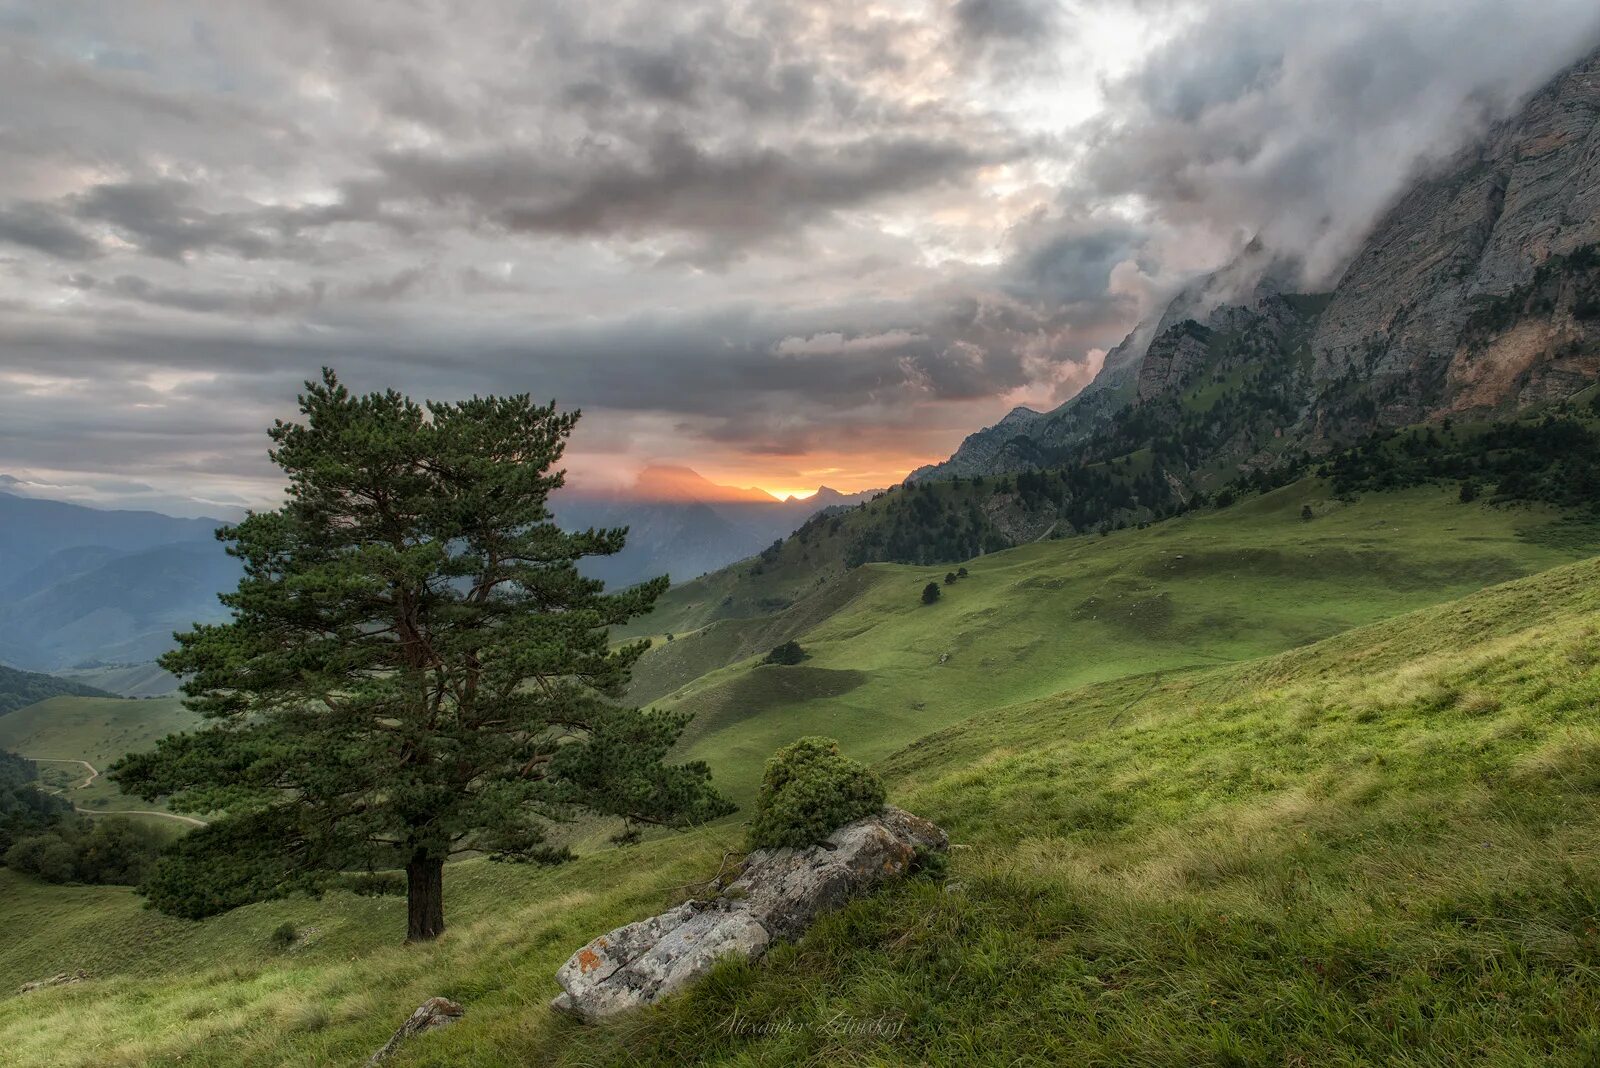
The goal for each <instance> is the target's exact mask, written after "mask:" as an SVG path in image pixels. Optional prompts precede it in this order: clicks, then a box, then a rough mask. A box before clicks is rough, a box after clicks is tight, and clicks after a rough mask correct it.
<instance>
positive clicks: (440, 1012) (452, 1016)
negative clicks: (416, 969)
mask: <svg viewBox="0 0 1600 1068" xmlns="http://www.w3.org/2000/svg"><path fill="white" fill-rule="evenodd" d="M466 1012H467V1010H466V1009H463V1008H462V1007H461V1006H460V1005H458V1004H457V1003H455V1002H454V1001H451V1000H450V999H449V998H429V999H428V1000H427V1001H424V1002H423V1003H422V1004H421V1005H419V1006H417V1011H416V1012H414V1013H412V1014H411V1018H410V1019H409V1020H407V1021H406V1022H405V1023H403V1024H401V1025H400V1029H399V1030H398V1031H396V1032H395V1033H394V1034H393V1035H391V1036H389V1041H388V1042H385V1043H384V1044H383V1048H382V1049H380V1050H379V1051H378V1052H376V1053H374V1054H373V1055H372V1059H371V1060H369V1061H367V1064H369V1065H373V1064H382V1063H383V1062H384V1061H386V1060H388V1059H389V1058H390V1057H392V1056H394V1053H395V1051H396V1050H398V1049H399V1048H400V1044H401V1043H402V1042H404V1041H405V1040H406V1039H408V1038H414V1037H415V1036H417V1035H420V1034H422V1033H423V1032H424V1031H432V1030H434V1029H435V1028H439V1027H445V1026H447V1025H449V1024H453V1023H455V1022H456V1021H457V1020H459V1019H461V1017H463V1016H465V1015H466Z"/></svg>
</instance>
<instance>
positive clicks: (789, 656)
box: [763, 642, 806, 666]
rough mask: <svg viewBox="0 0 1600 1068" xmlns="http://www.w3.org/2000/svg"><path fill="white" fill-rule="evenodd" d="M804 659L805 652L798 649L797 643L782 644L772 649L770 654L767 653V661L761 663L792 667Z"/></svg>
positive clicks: (798, 644)
mask: <svg viewBox="0 0 1600 1068" xmlns="http://www.w3.org/2000/svg"><path fill="white" fill-rule="evenodd" d="M805 658H806V651H805V650H804V649H802V648H800V643H799V642H784V643H783V644H782V645H780V646H778V647H777V648H775V649H773V650H772V652H770V653H768V654H767V659H766V660H765V661H763V663H767V664H782V665H784V666H793V665H795V664H798V663H800V662H801V661H802V660H804V659H805Z"/></svg>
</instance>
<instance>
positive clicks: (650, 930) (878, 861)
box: [550, 807, 949, 1020]
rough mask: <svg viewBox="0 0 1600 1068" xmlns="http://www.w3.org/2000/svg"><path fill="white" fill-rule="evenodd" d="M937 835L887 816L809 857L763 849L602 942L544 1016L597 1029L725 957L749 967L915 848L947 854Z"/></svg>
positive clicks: (902, 866) (588, 951) (900, 815)
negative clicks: (716, 885) (717, 880)
mask: <svg viewBox="0 0 1600 1068" xmlns="http://www.w3.org/2000/svg"><path fill="white" fill-rule="evenodd" d="M948 846H949V842H948V840H947V839H946V838H945V834H944V832H943V831H941V830H940V829H939V828H938V827H936V826H934V825H933V824H932V823H929V822H928V821H927V820H925V819H921V818H920V817H917V816H913V815H912V814H911V813H909V812H905V811H902V810H901V809H897V808H893V807H888V808H885V809H884V810H883V811H882V812H880V813H878V814H877V815H874V816H868V817H866V818H865V819H860V820H857V821H855V822H854V823H850V824H846V825H845V826H843V827H841V828H839V829H838V830H837V831H834V832H833V834H831V835H829V836H828V840H827V842H826V843H824V844H823V845H817V846H811V847H809V848H807V849H762V850H757V851H756V852H754V853H751V854H750V855H749V856H748V857H747V858H745V863H744V867H743V870H742V872H741V873H740V874H739V876H738V878H736V879H735V880H733V882H732V883H730V884H729V885H728V886H727V887H726V888H725V889H723V890H722V892H721V893H720V894H718V895H717V896H716V897H714V898H712V899H710V900H707V901H688V902H685V903H684V904H682V905H679V906H677V907H676V908H673V909H669V910H667V911H666V912H663V913H661V914H660V915H659V916H652V917H650V918H649V919H646V920H640V921H639V922H637V923H630V924H628V925H627V926H626V927H619V928H617V929H616V930H614V931H611V932H609V933H607V934H604V935H601V936H600V937H599V938H596V939H595V940H594V941H592V942H590V943H589V944H588V945H586V946H584V947H583V948H582V949H580V950H578V951H577V952H576V953H574V954H573V955H572V956H571V958H569V959H568V960H567V962H566V964H564V965H562V966H561V968H560V970H559V971H557V972H556V981H557V982H559V983H560V984H561V989H562V991H563V992H562V993H561V994H560V995H558V996H557V997H556V999H555V1000H554V1001H552V1002H551V1003H550V1004H551V1007H552V1008H555V1009H558V1010H560V1011H562V1012H566V1013H570V1014H571V1015H573V1016H576V1017H578V1018H579V1019H582V1020H598V1019H603V1018H604V1017H607V1016H613V1015H615V1014H617V1013H619V1012H625V1011H627V1010H628V1009H633V1008H638V1007H639V1006H641V1005H648V1004H650V1003H652V1002H654V1001H657V1000H658V999H660V998H663V997H666V996H667V995H669V994H672V993H675V992H676V991H679V990H682V989H683V988H684V987H686V986H688V985H689V984H690V983H692V982H693V981H694V980H696V979H698V978H700V977H701V976H702V975H704V974H705V973H706V972H707V971H709V970H710V969H711V967H712V965H714V964H716V962H717V961H719V960H722V959H723V958H725V957H742V958H745V959H754V958H756V957H759V956H761V954H763V953H765V952H766V950H767V947H768V946H769V945H771V944H772V943H773V942H774V941H778V940H782V939H792V938H796V937H798V936H799V935H800V934H801V933H803V932H804V931H805V929H806V928H807V927H809V926H810V925H811V924H812V922H813V921H815V920H816V918H817V917H818V916H820V915H821V914H822V913H824V912H826V911H828V910H830V909H835V908H838V907H839V906H840V905H843V904H844V903H845V902H846V901H848V900H849V899H850V898H852V897H854V896H856V895H857V894H860V893H862V892H864V891H866V890H868V889H870V888H871V887H873V886H875V885H877V884H878V883H881V882H883V881H884V880H886V879H891V878H895V877H897V876H900V875H902V874H904V873H905V871H906V870H907V869H908V868H909V867H910V866H911V861H912V857H913V856H914V855H915V853H916V851H917V849H919V848H921V849H925V850H941V851H942V850H944V849H946V848H948Z"/></svg>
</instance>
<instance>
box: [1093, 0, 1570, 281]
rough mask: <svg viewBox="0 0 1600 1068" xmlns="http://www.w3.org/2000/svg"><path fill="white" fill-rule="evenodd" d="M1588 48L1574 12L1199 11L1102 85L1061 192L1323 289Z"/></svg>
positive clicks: (1311, 2)
mask: <svg viewBox="0 0 1600 1068" xmlns="http://www.w3.org/2000/svg"><path fill="white" fill-rule="evenodd" d="M1596 43H1600V9H1596V8H1595V6H1594V5H1593V4H1592V3H1587V2H1578V0H1550V2H1549V3H1545V4H1541V5H1539V10H1538V12H1537V13H1536V14H1535V13H1534V12H1532V11H1530V9H1529V8H1528V7H1527V6H1526V5H1524V4H1520V3H1513V2H1510V0H1410V2H1405V3H1400V2H1393V3H1387V2H1375V0H1367V2H1363V3H1355V4H1351V3H1346V2H1343V0H1307V2H1304V3H1296V4H1283V3H1277V2H1273V0H1236V2H1229V3H1217V4H1211V5H1205V6H1204V7H1202V8H1200V9H1199V13H1198V15H1197V16H1195V15H1193V14H1191V18H1190V20H1189V21H1188V22H1187V24H1185V25H1184V28H1183V29H1182V30H1181V31H1180V32H1178V33H1177V34H1175V35H1174V36H1172V37H1171V39H1170V40H1168V41H1166V42H1165V43H1164V44H1163V45H1162V46H1161V47H1160V48H1158V49H1156V50H1155V51H1154V52H1152V53H1151V54H1150V55H1148V56H1147V57H1145V59H1144V61H1143V62H1142V63H1140V64H1139V65H1138V66H1137V67H1136V68H1135V69H1134V70H1133V71H1132V72H1130V73H1129V74H1127V75H1126V76H1125V77H1123V78H1121V79H1120V80H1118V81H1116V82H1115V83H1114V84H1112V85H1111V87H1110V90H1109V99H1108V107H1107V108H1106V110H1105V111H1104V112H1103V113H1102V114H1101V115H1099V116H1097V117H1096V118H1095V119H1094V120H1092V121H1091V122H1089V123H1087V124H1086V126H1085V128H1084V130H1083V131H1082V132H1083V136H1084V139H1085V146H1086V147H1085V150H1084V155H1083V159H1084V161H1085V167H1084V174H1083V176H1082V180H1081V181H1080V182H1079V183H1077V184H1075V185H1074V186H1073V187H1072V189H1071V191H1070V194H1071V195H1072V196H1074V197H1077V198H1102V199H1104V198H1125V197H1129V196H1134V197H1138V198H1140V199H1141V200H1142V201H1143V202H1144V204H1145V205H1146V206H1147V207H1148V208H1149V209H1150V210H1151V211H1152V213H1153V214H1154V216H1155V218H1156V220H1157V221H1158V222H1160V223H1164V224H1167V225H1169V226H1175V227H1205V228H1208V229H1210V230H1212V231H1214V232H1218V233H1226V232H1228V231H1230V230H1232V231H1234V232H1240V233H1244V234H1247V235H1251V236H1260V237H1261V238H1263V239H1264V240H1265V241H1267V242H1268V243H1269V244H1270V245H1272V246H1273V247H1275V248H1277V249H1279V250H1281V251H1284V252H1289V253H1293V254H1296V255H1298V256H1300V257H1301V258H1302V259H1303V260H1304V261H1305V262H1306V264H1307V273H1308V276H1309V277H1308V281H1309V282H1311V283H1313V284H1319V285H1327V284H1331V282H1332V281H1333V280H1335V279H1336V277H1337V274H1338V272H1339V271H1340V270H1341V269H1342V268H1343V266H1344V264H1345V262H1346V261H1347V259H1348V258H1349V256H1350V255H1351V254H1352V253H1353V251H1354V248H1355V246H1356V244H1357V243H1358V242H1359V241H1360V239H1361V238H1362V237H1363V236H1365V234H1366V232H1367V231H1368V230H1369V229H1370V227H1371V226H1372V223H1373V220H1374V219H1375V218H1376V216H1377V215H1378V214H1379V213H1380V212H1382V211H1383V210H1384V209H1385V208H1386V207H1387V206H1388V205H1389V204H1390V203H1392V202H1393V201H1394V199H1396V198H1397V197H1398V196H1399V195H1400V193H1401V192H1402V191H1403V190H1404V189H1405V188H1406V187H1407V185H1408V184H1409V182H1410V181H1411V180H1412V179H1413V178H1414V177H1415V176H1416V175H1417V173H1418V172H1419V171H1420V170H1423V169H1426V168H1428V167H1430V166H1435V165H1437V164H1438V163H1439V162H1440V161H1441V160H1443V159H1445V158H1447V157H1449V156H1450V155H1452V154H1454V153H1455V152H1456V151H1458V150H1459V149H1461V148H1462V147H1463V146H1465V145H1467V144H1469V143H1470V142H1471V141H1472V139H1474V138H1475V137H1478V136H1481V135H1482V133H1483V132H1484V131H1485V129H1486V128H1487V127H1488V125H1489V124H1490V123H1491V122H1492V121H1494V120H1496V119H1498V118H1500V117H1503V116H1505V115H1508V114H1509V113H1511V112H1512V110H1514V108H1515V107H1516V106H1517V105H1518V104H1519V103H1520V101H1521V100H1522V99H1523V98H1524V97H1525V96H1526V95H1527V94H1529V93H1531V92H1532V91H1534V90H1535V89H1537V88H1539V87H1540V86H1542V85H1543V84H1544V83H1545V82H1547V81H1548V80H1549V79H1550V78H1551V77H1553V76H1554V74H1555V73H1556V72H1557V71H1558V70H1560V69H1561V68H1562V67H1564V66H1566V65H1567V64H1569V63H1571V62H1573V61H1574V60H1576V59H1577V58H1579V57H1580V56H1581V55H1583V54H1584V53H1586V52H1587V51H1589V50H1591V49H1593V48H1594V46H1595V45H1596Z"/></svg>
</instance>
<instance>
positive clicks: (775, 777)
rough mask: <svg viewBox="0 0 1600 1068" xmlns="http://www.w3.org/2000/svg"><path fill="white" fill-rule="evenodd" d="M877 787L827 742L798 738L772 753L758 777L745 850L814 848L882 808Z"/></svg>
mask: <svg viewBox="0 0 1600 1068" xmlns="http://www.w3.org/2000/svg"><path fill="white" fill-rule="evenodd" d="M883 800H884V793H883V783H882V782H880V781H879V780H878V777H877V776H876V775H874V774H873V773H872V772H871V771H868V770H867V768H866V767H865V766H864V765H862V764H860V763H859V762H857V761H854V760H851V759H849V758H848V757H844V756H841V755H840V754H839V743H838V742H836V741H834V740H833V739H832V738H801V739H800V740H799V741H797V742H794V743H793V744H791V745H786V746H784V747H783V748H782V749H779V750H778V751H777V752H776V753H774V754H773V755H772V757H771V759H769V760H768V761H767V767H766V771H765V772H764V773H763V774H762V776H761V793H760V795H759V796H758V797H757V798H756V810H755V818H754V819H752V820H751V821H750V832H749V834H750V848H751V849H772V848H777V847H780V846H794V847H796V848H800V847H804V846H808V845H814V844H816V843H817V842H820V841H822V840H823V839H825V838H827V837H828V835H830V834H832V833H833V832H834V831H835V830H837V829H838V828H840V827H842V826H844V825H845V824H847V823H849V822H851V821H852V820H858V819H860V818H861V817H863V816H870V815H871V814H872V813H874V812H877V811H878V810H880V809H881V808H883Z"/></svg>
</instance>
